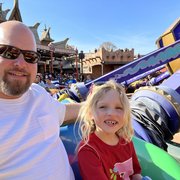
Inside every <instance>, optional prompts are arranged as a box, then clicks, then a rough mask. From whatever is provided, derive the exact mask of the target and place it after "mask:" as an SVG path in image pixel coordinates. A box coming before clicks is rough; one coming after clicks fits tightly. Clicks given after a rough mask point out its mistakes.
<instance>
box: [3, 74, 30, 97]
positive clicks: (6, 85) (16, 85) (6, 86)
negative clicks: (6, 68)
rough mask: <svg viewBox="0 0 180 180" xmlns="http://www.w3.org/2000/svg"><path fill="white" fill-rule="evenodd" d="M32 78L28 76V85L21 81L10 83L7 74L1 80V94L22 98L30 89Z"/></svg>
mask: <svg viewBox="0 0 180 180" xmlns="http://www.w3.org/2000/svg"><path fill="white" fill-rule="evenodd" d="M30 85H31V83H30V77H29V76H27V81H26V83H22V82H21V81H13V82H11V81H9V80H8V78H7V74H6V73H5V75H4V77H3V78H2V79H0V92H2V93H3V94H5V95H7V96H20V95H22V94H24V93H25V92H26V91H27V90H28V89H29V87H30Z"/></svg>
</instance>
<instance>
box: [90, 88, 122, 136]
mask: <svg viewBox="0 0 180 180" xmlns="http://www.w3.org/2000/svg"><path fill="white" fill-rule="evenodd" d="M123 116H124V110H123V108H122V104H121V102H120V99H119V93H118V92H117V91H116V90H110V91H108V92H106V93H105V95H103V96H102V97H101V99H100V100H99V101H98V102H97V105H96V107H95V112H93V113H92V119H93V120H94V122H95V124H96V132H98V133H101V134H102V135H114V134H115V133H116V132H117V131H118V130H119V129H120V128H122V127H123V125H124V119H123Z"/></svg>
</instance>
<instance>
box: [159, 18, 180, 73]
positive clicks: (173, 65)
mask: <svg viewBox="0 0 180 180" xmlns="http://www.w3.org/2000/svg"><path fill="white" fill-rule="evenodd" d="M178 26H180V18H178V19H176V21H175V22H174V23H173V24H172V25H171V26H170V27H169V28H168V29H167V30H166V31H165V32H164V33H163V34H162V35H161V36H160V37H159V38H158V40H157V41H156V44H157V46H158V48H159V47H160V45H159V42H160V40H162V42H163V45H164V46H168V45H170V44H172V43H174V42H175V37H174V34H173V32H174V29H175V28H177V27H178ZM167 69H168V70H169V72H170V73H174V72H176V71H177V70H179V69H180V58H177V59H176V60H174V61H172V62H170V63H169V67H168V66H167ZM170 69H171V70H170ZM171 71H172V72H171Z"/></svg>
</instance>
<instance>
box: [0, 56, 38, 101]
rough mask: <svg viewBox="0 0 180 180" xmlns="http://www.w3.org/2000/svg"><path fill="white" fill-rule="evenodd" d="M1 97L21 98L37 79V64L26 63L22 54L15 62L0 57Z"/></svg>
mask: <svg viewBox="0 0 180 180" xmlns="http://www.w3.org/2000/svg"><path fill="white" fill-rule="evenodd" d="M0 67H1V68H0V97H1V96H2V97H3V95H5V96H7V97H8V96H9V98H11V97H13V96H14V97H18V96H21V95H22V94H23V93H24V92H26V91H27V90H28V88H29V87H30V85H31V83H32V82H33V81H34V79H35V74H36V71H37V64H30V63H27V62H25V61H24V57H23V55H22V54H20V55H19V57H18V58H17V59H15V60H9V59H5V58H2V57H0Z"/></svg>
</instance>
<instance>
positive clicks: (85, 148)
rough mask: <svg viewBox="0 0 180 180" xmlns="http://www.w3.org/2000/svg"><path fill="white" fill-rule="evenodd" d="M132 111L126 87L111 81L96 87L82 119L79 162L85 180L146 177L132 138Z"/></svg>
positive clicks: (117, 179) (88, 99) (89, 98)
mask: <svg viewBox="0 0 180 180" xmlns="http://www.w3.org/2000/svg"><path fill="white" fill-rule="evenodd" d="M130 114H131V110H130V104H129V100H128V98H127V96H126V94H125V91H124V88H123V87H122V86H121V85H119V84H117V83H116V82H114V81H112V80H110V81H108V82H106V83H105V84H103V85H101V86H95V85H94V86H93V88H92V90H91V92H90V93H89V95H88V97H87V100H86V101H85V104H84V106H82V108H81V110H80V113H79V117H78V119H79V120H80V128H81V134H82V139H83V140H82V142H81V143H80V146H79V149H78V162H79V168H80V173H81V176H82V178H83V179H84V180H92V179H99V180H111V179H112V180H119V179H125V180H128V179H137V180H139V179H142V176H141V167H140V165H139V162H138V159H137V156H136V153H135V149H134V146H133V143H132V141H131V138H132V136H133V128H132V124H131V116H130Z"/></svg>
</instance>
